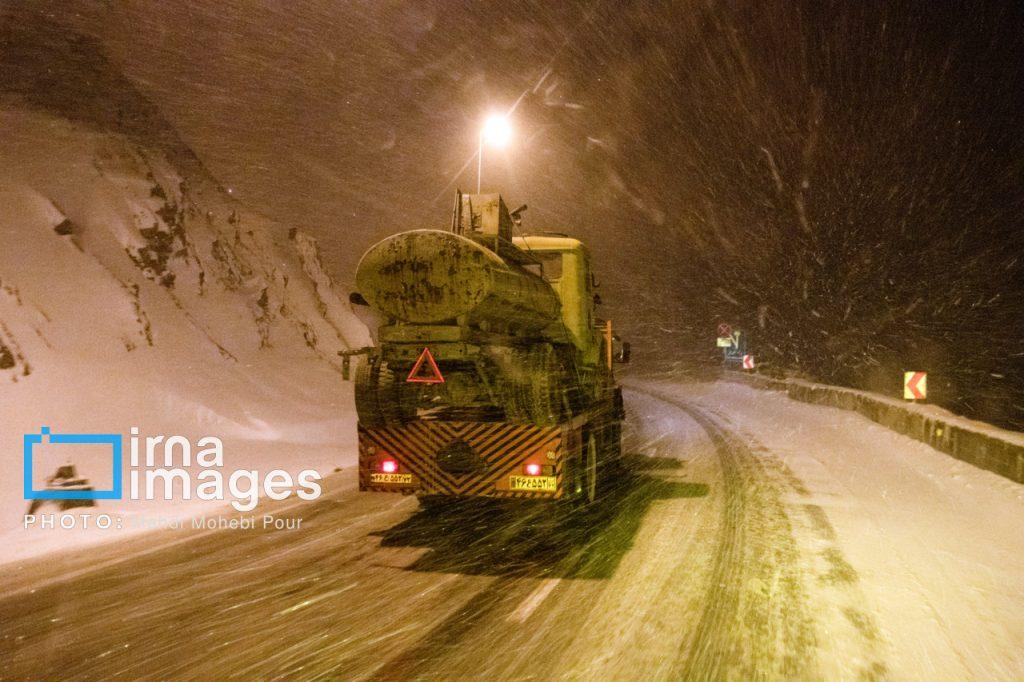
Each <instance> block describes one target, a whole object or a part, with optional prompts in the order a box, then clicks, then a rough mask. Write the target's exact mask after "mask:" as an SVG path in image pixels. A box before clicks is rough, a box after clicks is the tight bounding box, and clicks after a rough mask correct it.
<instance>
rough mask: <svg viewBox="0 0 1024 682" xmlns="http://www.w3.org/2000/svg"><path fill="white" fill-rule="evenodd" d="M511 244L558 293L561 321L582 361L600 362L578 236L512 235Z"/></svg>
mask: <svg viewBox="0 0 1024 682" xmlns="http://www.w3.org/2000/svg"><path fill="white" fill-rule="evenodd" d="M512 244H513V245H514V246H516V247H518V248H519V249H521V250H523V251H525V252H526V253H527V254H529V255H530V256H532V257H533V258H534V259H535V260H536V261H537V262H538V263H539V264H540V265H539V268H537V269H539V272H537V274H539V275H540V276H541V277H543V278H544V280H545V281H547V282H548V284H550V285H551V287H552V288H553V289H554V290H555V293H557V294H558V299H559V301H560V302H561V304H562V309H561V323H562V324H563V325H564V327H565V329H566V330H567V331H568V332H569V337H570V339H571V340H572V343H573V345H574V346H576V348H577V350H578V351H579V352H580V354H581V356H582V358H581V359H582V364H584V365H586V366H588V367H592V366H594V365H596V364H597V363H598V362H600V347H601V337H600V335H599V334H598V333H597V331H596V329H595V315H594V276H593V273H592V272H591V270H590V256H589V254H588V253H587V248H586V246H584V245H583V242H581V241H579V240H578V239H573V238H572V237H568V236H565V235H555V234H539V235H524V236H521V237H513V239H512Z"/></svg>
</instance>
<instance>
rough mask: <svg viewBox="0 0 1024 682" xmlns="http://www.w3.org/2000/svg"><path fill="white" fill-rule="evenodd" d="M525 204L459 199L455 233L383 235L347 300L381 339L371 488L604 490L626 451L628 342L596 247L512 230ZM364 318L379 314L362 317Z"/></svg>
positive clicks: (575, 501) (368, 451) (367, 403)
mask: <svg viewBox="0 0 1024 682" xmlns="http://www.w3.org/2000/svg"><path fill="white" fill-rule="evenodd" d="M525 208H526V207H525V206H523V207H522V208H520V209H517V210H516V211H513V212H511V213H510V212H509V211H508V208H507V207H506V205H505V203H504V201H503V200H502V198H501V197H500V196H499V195H497V194H463V193H461V192H459V193H457V195H456V202H455V208H454V211H453V215H452V221H451V226H450V228H449V229H447V230H429V229H427V230H412V231H407V232H401V233H399V234H395V235H393V236H391V237H388V238H386V239H384V240H383V241H380V242H378V243H377V244H374V245H373V246H371V247H370V248H369V250H367V251H366V253H365V254H364V255H363V256H362V258H361V260H360V262H359V265H358V267H357V271H356V292H354V293H353V294H352V295H351V297H350V300H351V302H352V303H353V304H355V305H356V306H366V308H365V309H364V312H368V313H369V314H370V315H369V317H370V319H372V320H375V321H376V323H375V324H374V323H371V327H373V326H375V327H376V329H372V328H371V334H373V336H374V343H375V345H374V346H373V347H371V348H365V349H360V350H359V351H354V352H352V351H348V352H343V353H342V354H343V355H345V356H346V359H345V363H346V364H345V368H346V372H347V369H348V356H349V355H356V354H359V355H361V356H362V357H360V358H359V359H358V365H357V370H356V376H355V402H356V411H357V413H358V419H359V423H358V432H359V433H358V441H359V489H360V490H364V491H376V492H390V493H404V494H416V495H417V496H419V497H420V501H421V504H423V505H424V506H433V505H439V504H443V503H445V502H448V501H452V500H455V499H458V498H470V497H498V498H541V499H550V500H563V501H566V502H569V503H570V504H572V505H586V504H590V503H592V502H594V501H595V500H596V499H597V498H598V497H599V495H600V491H601V489H602V486H601V479H602V476H607V475H609V474H610V472H611V471H612V470H614V468H615V467H616V466H617V464H618V463H619V459H620V457H621V445H620V439H621V423H622V419H623V418H624V410H623V403H622V393H621V390H620V389H619V387H618V386H617V385H616V383H615V379H614V376H613V372H612V368H613V363H614V362H616V361H618V362H627V361H628V360H629V344H628V343H623V342H620V341H619V339H618V338H617V337H616V336H615V335H614V334H613V331H612V326H611V321H610V320H601V319H598V318H597V316H596V311H595V307H596V306H597V305H598V304H600V297H599V296H598V295H597V293H596V288H597V281H596V279H595V277H594V275H593V274H592V272H591V270H590V261H589V257H588V254H587V249H586V247H585V246H584V245H583V243H581V242H580V241H578V240H576V239H573V238H571V237H568V236H566V235H562V234H553V233H542V234H534V235H529V234H527V235H522V236H515V235H513V231H514V230H516V228H517V227H518V225H519V224H520V221H521V214H522V211H523V210H524V209H525ZM363 317H364V319H367V317H366V316H363Z"/></svg>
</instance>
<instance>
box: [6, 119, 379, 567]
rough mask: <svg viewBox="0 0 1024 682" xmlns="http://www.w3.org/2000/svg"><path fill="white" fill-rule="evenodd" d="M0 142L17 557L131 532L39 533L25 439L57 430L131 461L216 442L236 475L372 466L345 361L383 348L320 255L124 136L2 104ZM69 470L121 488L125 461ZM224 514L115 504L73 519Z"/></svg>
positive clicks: (77, 458) (10, 507) (11, 529)
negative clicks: (344, 355)
mask: <svg viewBox="0 0 1024 682" xmlns="http://www.w3.org/2000/svg"><path fill="white" fill-rule="evenodd" d="M0 128H2V129H3V130H4V135H5V144H4V145H3V146H2V147H0V442H2V443H3V453H4V455H3V456H2V457H0V542H3V545H4V550H3V553H2V554H0V560H11V559H15V558H18V557H24V556H27V555H31V554H37V553H39V552H43V551H47V550H49V549H52V548H54V547H56V546H68V545H77V544H81V543H84V542H92V541H96V540H100V539H104V538H106V539H108V540H109V539H116V538H117V537H120V536H121V535H122V534H123V533H122V532H116V533H115V532H107V533H97V532H90V533H85V532H81V531H80V530H77V529H76V530H74V531H68V532H62V531H59V530H58V531H52V530H49V529H47V530H30V531H26V530H24V529H23V528H22V525H23V514H24V513H25V511H26V510H27V507H28V502H27V501H25V500H24V499H23V494H22V480H23V479H22V472H23V463H22V434H26V433H39V432H40V429H41V428H42V427H44V426H46V427H50V428H51V429H52V430H53V432H54V433H119V434H122V435H123V436H124V437H125V443H126V445H127V442H128V441H127V436H128V434H129V429H130V428H131V427H138V429H139V431H140V435H142V436H143V437H145V436H155V435H165V436H170V435H181V436H184V437H186V438H188V439H189V440H190V441H191V442H193V443H195V442H196V441H197V440H198V439H199V438H200V437H202V436H216V437H218V438H220V439H221V440H222V441H223V443H224V452H225V463H224V470H225V471H232V470H236V469H256V470H259V471H260V472H262V473H264V474H265V473H266V472H267V471H269V470H272V469H282V470H285V471H288V472H290V473H292V474H295V473H297V472H298V471H299V470H304V469H316V470H318V471H320V472H321V473H322V474H323V475H324V476H326V475H327V474H329V473H331V472H332V471H333V470H334V469H335V468H337V467H344V466H349V465H350V464H352V463H353V462H354V461H355V435H354V434H355V412H354V408H353V405H352V398H351V384H348V383H346V382H344V381H342V378H341V371H340V366H341V363H340V359H339V358H338V356H337V351H339V350H343V349H348V348H355V347H359V346H364V345H368V344H369V336H368V333H367V331H366V328H365V327H364V326H363V325H362V324H361V323H360V322H359V321H358V320H357V319H356V317H355V316H354V315H353V314H352V311H351V309H350V308H349V305H348V302H347V296H346V295H345V294H344V293H343V292H340V291H338V290H337V287H336V286H335V284H334V282H333V281H332V280H331V278H330V276H329V275H328V273H327V272H326V271H325V269H324V267H323V265H322V263H321V261H320V255H319V251H318V248H317V244H316V242H315V241H314V240H313V239H311V238H310V237H308V236H306V235H303V234H302V233H301V232H299V231H298V230H296V229H289V228H288V227H286V226H281V225H277V224H274V223H272V222H270V221H268V220H266V219H264V218H263V217H261V216H259V215H255V214H253V213H251V212H249V211H247V210H245V208H244V207H243V206H241V205H240V204H239V203H238V202H237V201H235V200H234V199H233V198H232V197H231V196H230V194H229V193H228V192H226V191H225V190H223V189H222V188H221V187H220V186H219V185H218V184H217V183H216V182H215V181H214V180H213V179H212V178H210V177H209V176H208V175H206V174H205V172H203V171H201V170H196V168H191V169H190V170H189V171H187V172H186V171H183V170H181V169H180V168H179V167H177V166H175V165H174V163H173V162H172V161H171V160H170V158H171V157H170V156H169V155H168V154H167V153H165V152H164V151H161V150H160V149H157V148H155V147H147V146H145V145H143V144H140V143H139V142H138V141H137V140H133V139H129V138H128V137H125V136H123V135H120V134H118V133H117V132H110V131H103V130H98V129H96V128H94V127H87V126H84V125H82V124H80V123H73V122H70V121H68V120H66V119H64V118H61V117H59V116H54V115H52V114H50V113H47V112H44V111H40V110H36V109H32V108H28V107H24V106H20V105H19V103H18V102H14V101H7V102H4V103H0ZM126 454H127V453H126ZM62 457H69V459H70V460H71V463H73V464H74V465H75V466H76V468H77V469H78V473H79V474H80V475H84V476H85V477H87V478H89V479H90V482H91V483H92V484H94V485H95V486H96V487H97V488H100V487H104V486H105V485H106V486H109V483H110V479H111V477H112V474H111V470H110V455H109V453H104V452H100V451H95V452H94V451H89V450H88V448H82V449H81V450H77V451H76V452H75V453H74V454H73V455H62ZM41 462H42V460H41ZM44 468H45V469H49V470H45V471H43V470H42V469H44ZM53 468H54V466H53V462H47V466H45V467H44V466H43V464H42V463H41V464H40V466H38V467H34V471H33V473H34V478H37V479H41V480H40V482H39V483H40V485H42V484H43V483H44V482H45V476H47V475H50V474H52V473H54V472H53ZM193 468H194V467H193ZM37 469H38V470H37ZM123 471H125V475H126V480H127V462H125V464H124V467H123ZM104 481H106V483H104ZM37 487H38V486H37ZM178 492H180V491H178ZM224 505H225V503H224V502H221V503H218V504H215V503H210V502H201V501H199V500H196V499H195V498H193V499H190V500H182V499H180V496H179V497H177V498H176V499H173V500H162V499H161V500H156V501H128V500H109V501H108V500H101V501H99V502H98V503H97V506H96V507H94V508H90V509H83V510H75V511H74V512H72V513H74V514H79V515H81V514H83V513H93V514H95V513H101V512H108V513H111V514H118V515H120V516H121V517H123V518H125V519H130V518H133V517H138V516H145V515H150V516H153V515H160V516H163V517H168V518H169V517H177V518H180V517H185V516H190V515H193V514H196V513H201V512H205V511H209V509H210V507H211V506H220V507H224ZM44 509H45V510H46V511H54V510H55V508H53V507H50V508H49V509H46V508H44ZM124 532H125V533H126V532H130V529H128V528H126V529H124Z"/></svg>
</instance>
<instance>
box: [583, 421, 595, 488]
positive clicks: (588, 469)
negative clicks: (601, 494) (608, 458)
mask: <svg viewBox="0 0 1024 682" xmlns="http://www.w3.org/2000/svg"><path fill="white" fill-rule="evenodd" d="M596 499H597V438H596V437H595V436H594V434H592V433H591V434H590V435H589V436H587V449H586V451H584V453H583V500H582V501H583V504H591V503H593V502H594V501H595V500H596Z"/></svg>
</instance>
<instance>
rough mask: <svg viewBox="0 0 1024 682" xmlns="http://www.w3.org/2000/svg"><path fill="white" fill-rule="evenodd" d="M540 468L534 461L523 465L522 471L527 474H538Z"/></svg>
mask: <svg viewBox="0 0 1024 682" xmlns="http://www.w3.org/2000/svg"><path fill="white" fill-rule="evenodd" d="M540 472H541V468H540V465H539V464H537V463H535V462H530V463H529V464H524V465H523V473H524V474H526V475H527V476H540Z"/></svg>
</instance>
